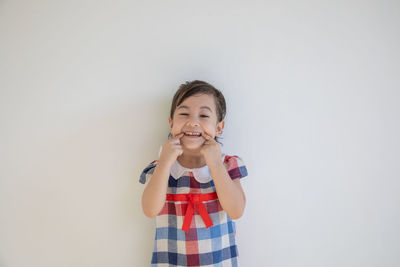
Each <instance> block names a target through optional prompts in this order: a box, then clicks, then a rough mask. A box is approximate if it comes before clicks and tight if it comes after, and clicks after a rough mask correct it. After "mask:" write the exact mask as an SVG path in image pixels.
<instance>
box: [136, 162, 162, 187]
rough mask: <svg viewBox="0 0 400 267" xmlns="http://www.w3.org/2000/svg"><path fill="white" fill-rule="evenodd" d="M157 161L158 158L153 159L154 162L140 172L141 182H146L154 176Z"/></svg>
mask: <svg viewBox="0 0 400 267" xmlns="http://www.w3.org/2000/svg"><path fill="white" fill-rule="evenodd" d="M157 163H158V160H153V161H152V162H150V163H149V165H147V166H146V168H144V170H143V171H142V173H141V174H140V179H139V182H140V183H141V184H145V183H146V182H147V181H148V180H149V179H150V178H151V176H153V172H154V169H155V167H156V166H157Z"/></svg>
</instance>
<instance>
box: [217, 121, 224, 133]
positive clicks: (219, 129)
mask: <svg viewBox="0 0 400 267" xmlns="http://www.w3.org/2000/svg"><path fill="white" fill-rule="evenodd" d="M224 127H225V121H224V120H222V121H220V122H218V124H217V136H220V135H221V133H222V130H223V129H224Z"/></svg>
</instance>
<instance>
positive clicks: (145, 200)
mask: <svg viewBox="0 0 400 267" xmlns="http://www.w3.org/2000/svg"><path fill="white" fill-rule="evenodd" d="M170 169H171V165H170V164H168V163H165V162H162V161H159V162H158V164H157V166H156V167H155V169H154V172H153V175H152V177H151V179H150V180H149V183H148V184H147V186H146V188H145V189H144V191H143V195H142V209H143V213H144V214H145V215H146V216H147V217H150V218H153V217H155V216H157V214H159V213H160V211H161V209H162V207H163V206H164V204H165V199H166V195H167V188H168V178H169V175H170Z"/></svg>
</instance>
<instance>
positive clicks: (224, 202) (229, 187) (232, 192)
mask: <svg viewBox="0 0 400 267" xmlns="http://www.w3.org/2000/svg"><path fill="white" fill-rule="evenodd" d="M209 168H210V171H211V175H212V177H213V180H214V185H215V188H216V191H217V194H218V199H219V201H220V203H221V206H222V208H223V209H224V210H225V211H226V213H228V215H229V216H230V217H231V218H232V219H238V218H240V217H241V216H242V215H243V211H244V207H245V205H246V198H245V196H244V193H243V191H242V190H241V188H240V187H239V186H238V184H236V183H235V182H234V181H233V180H232V179H231V177H230V176H229V174H228V171H227V170H226V168H225V166H224V165H223V163H222V162H218V163H216V164H215V165H211V166H209Z"/></svg>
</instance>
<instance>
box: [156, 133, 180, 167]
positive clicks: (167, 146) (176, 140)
mask: <svg viewBox="0 0 400 267" xmlns="http://www.w3.org/2000/svg"><path fill="white" fill-rule="evenodd" d="M183 135H184V133H180V134H178V135H176V136H174V137H173V138H171V139H169V140H167V141H166V142H165V143H164V144H163V146H162V151H161V154H160V159H159V161H162V162H166V163H167V164H170V165H172V164H174V162H175V161H176V159H177V158H178V156H180V155H182V153H183V149H182V146H181V140H180V138H182V137H183Z"/></svg>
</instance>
